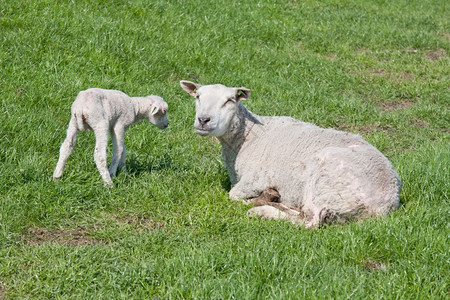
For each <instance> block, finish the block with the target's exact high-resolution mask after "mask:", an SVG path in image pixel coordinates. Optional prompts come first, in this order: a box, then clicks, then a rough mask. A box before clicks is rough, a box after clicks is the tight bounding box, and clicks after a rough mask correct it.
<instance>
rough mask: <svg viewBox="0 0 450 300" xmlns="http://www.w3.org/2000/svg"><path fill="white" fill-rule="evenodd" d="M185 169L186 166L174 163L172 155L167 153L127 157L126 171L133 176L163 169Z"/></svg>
mask: <svg viewBox="0 0 450 300" xmlns="http://www.w3.org/2000/svg"><path fill="white" fill-rule="evenodd" d="M186 169H187V167H186V166H184V165H180V164H179V163H174V162H173V159H172V157H171V156H170V155H169V154H167V153H164V154H162V155H159V156H152V155H147V156H145V157H137V156H136V155H130V156H129V157H127V164H126V170H127V173H129V174H132V175H134V176H139V175H140V174H142V173H149V172H158V171H163V170H172V171H185V170H186Z"/></svg>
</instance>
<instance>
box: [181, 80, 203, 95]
mask: <svg viewBox="0 0 450 300" xmlns="http://www.w3.org/2000/svg"><path fill="white" fill-rule="evenodd" d="M180 85H181V88H182V89H183V90H185V91H186V92H188V94H189V95H191V96H193V97H197V90H198V89H199V88H200V87H201V85H200V84H198V83H194V82H191V81H187V80H181V81H180Z"/></svg>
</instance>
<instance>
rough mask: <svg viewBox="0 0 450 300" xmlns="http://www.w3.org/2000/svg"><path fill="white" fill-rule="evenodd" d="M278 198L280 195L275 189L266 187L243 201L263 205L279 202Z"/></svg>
mask: <svg viewBox="0 0 450 300" xmlns="http://www.w3.org/2000/svg"><path fill="white" fill-rule="evenodd" d="M280 199H281V195H280V193H278V191H277V190H276V189H274V188H267V189H265V190H264V191H263V192H262V193H261V195H259V196H258V197H256V198H251V199H249V200H246V201H244V203H246V204H253V205H255V206H263V205H267V204H269V203H270V202H280Z"/></svg>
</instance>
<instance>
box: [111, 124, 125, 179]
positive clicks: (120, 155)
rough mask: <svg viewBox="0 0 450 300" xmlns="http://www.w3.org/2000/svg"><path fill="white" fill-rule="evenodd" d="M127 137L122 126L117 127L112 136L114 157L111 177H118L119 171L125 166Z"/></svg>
mask: <svg viewBox="0 0 450 300" xmlns="http://www.w3.org/2000/svg"><path fill="white" fill-rule="evenodd" d="M124 136H125V129H124V128H123V127H122V126H116V128H114V131H113V134H112V143H113V156H112V159H111V164H110V165H109V175H110V176H111V177H114V176H116V173H117V169H120V168H121V167H123V166H124V165H125V156H126V150H125V145H124V143H123V141H124Z"/></svg>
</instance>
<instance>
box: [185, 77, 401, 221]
mask: <svg viewBox="0 0 450 300" xmlns="http://www.w3.org/2000/svg"><path fill="white" fill-rule="evenodd" d="M180 84H181V87H182V88H183V89H184V90H185V91H186V92H188V93H189V94H190V95H192V96H194V97H196V98H197V101H196V116H195V123H194V127H195V129H196V131H197V133H199V134H200V135H204V136H206V135H212V136H216V137H217V138H218V139H219V141H220V143H221V145H222V156H223V159H224V161H225V166H226V168H227V171H228V174H229V177H230V181H231V183H232V188H231V190H230V193H229V196H230V198H231V199H234V200H239V199H240V200H244V202H245V203H254V204H255V207H253V208H252V209H250V210H249V212H248V213H249V214H250V215H256V216H259V217H265V218H272V219H287V220H289V221H291V222H293V223H297V224H303V225H305V226H306V227H312V226H313V227H316V226H319V225H320V224H322V223H330V222H332V221H334V220H348V219H352V218H357V217H367V216H384V215H386V214H387V213H388V212H389V211H391V210H393V209H395V208H397V207H398V206H399V193H400V180H399V177H398V175H397V173H396V172H395V170H394V169H393V167H392V165H391V164H390V162H389V161H388V159H387V158H386V157H385V156H383V154H381V153H380V152H379V151H378V150H377V149H376V148H375V147H373V146H371V145H370V144H369V143H367V142H366V141H365V140H363V139H362V138H361V136H359V135H356V134H351V133H346V132H342V131H337V130H333V129H323V128H320V127H318V126H316V125H313V124H309V123H305V122H301V121H298V120H295V119H292V118H290V117H262V116H258V115H256V114H253V113H251V112H250V111H248V110H247V109H246V108H245V107H244V106H243V105H242V104H241V100H244V99H247V98H248V97H249V96H250V90H248V89H246V88H229V87H226V86H224V85H221V84H216V85H204V86H202V85H200V84H197V83H193V82H190V81H181V82H180Z"/></svg>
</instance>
